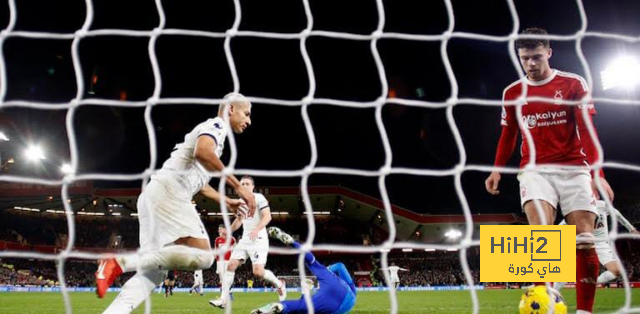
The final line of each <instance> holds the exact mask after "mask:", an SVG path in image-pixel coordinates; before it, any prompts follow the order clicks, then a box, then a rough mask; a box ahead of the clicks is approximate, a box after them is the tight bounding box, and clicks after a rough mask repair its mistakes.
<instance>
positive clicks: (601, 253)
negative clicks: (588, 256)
mask: <svg viewBox="0 0 640 314" xmlns="http://www.w3.org/2000/svg"><path fill="white" fill-rule="evenodd" d="M607 237H608V234H606V233H605V236H604V237H597V241H596V253H597V254H598V260H599V261H600V264H602V265H603V266H604V265H606V264H607V263H609V262H613V261H617V260H618V258H616V256H615V255H614V254H613V250H612V249H611V246H610V244H609V239H608V238H607Z"/></svg>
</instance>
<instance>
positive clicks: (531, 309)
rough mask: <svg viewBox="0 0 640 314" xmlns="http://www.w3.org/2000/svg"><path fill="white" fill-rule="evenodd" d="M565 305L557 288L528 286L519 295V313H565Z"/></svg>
mask: <svg viewBox="0 0 640 314" xmlns="http://www.w3.org/2000/svg"><path fill="white" fill-rule="evenodd" d="M566 313H567V305H566V304H565V302H564V298H563V297H562V295H561V294H560V292H558V291H557V290H555V289H553V288H547V287H546V286H535V287H531V288H528V289H527V290H526V291H525V292H524V294H522V297H520V314H566Z"/></svg>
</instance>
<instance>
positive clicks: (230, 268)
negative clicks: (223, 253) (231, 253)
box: [227, 259, 240, 272]
mask: <svg viewBox="0 0 640 314" xmlns="http://www.w3.org/2000/svg"><path fill="white" fill-rule="evenodd" d="M238 266H240V261H238V260H237V259H232V260H230V261H229V263H227V271H232V272H233V271H236V269H238Z"/></svg>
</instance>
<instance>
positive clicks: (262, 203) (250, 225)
mask: <svg viewBox="0 0 640 314" xmlns="http://www.w3.org/2000/svg"><path fill="white" fill-rule="evenodd" d="M253 195H254V196H255V197H256V213H255V214H254V215H253V217H245V218H244V219H243V220H242V229H243V230H242V238H243V239H249V233H251V231H253V229H254V228H255V227H256V226H258V225H259V224H260V219H262V210H263V209H265V208H269V201H267V199H266V198H265V197H264V195H262V194H260V193H253ZM258 238H262V239H268V236H267V228H262V230H260V232H259V233H258Z"/></svg>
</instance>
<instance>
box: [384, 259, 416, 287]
mask: <svg viewBox="0 0 640 314" xmlns="http://www.w3.org/2000/svg"><path fill="white" fill-rule="evenodd" d="M382 270H388V271H389V277H390V278H389V279H390V280H391V285H393V287H394V288H395V289H398V287H399V286H400V277H399V276H398V271H400V270H401V271H409V270H408V269H404V268H401V267H398V266H396V263H391V266H389V267H388V268H386V269H385V268H382Z"/></svg>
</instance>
